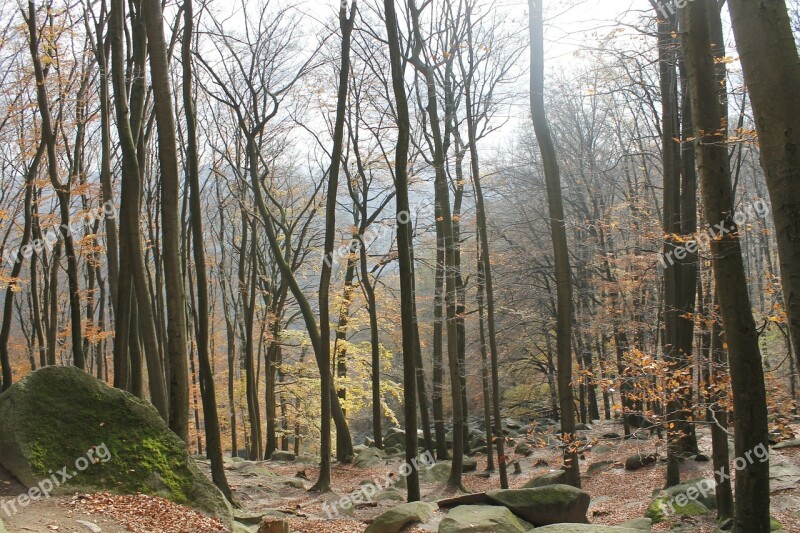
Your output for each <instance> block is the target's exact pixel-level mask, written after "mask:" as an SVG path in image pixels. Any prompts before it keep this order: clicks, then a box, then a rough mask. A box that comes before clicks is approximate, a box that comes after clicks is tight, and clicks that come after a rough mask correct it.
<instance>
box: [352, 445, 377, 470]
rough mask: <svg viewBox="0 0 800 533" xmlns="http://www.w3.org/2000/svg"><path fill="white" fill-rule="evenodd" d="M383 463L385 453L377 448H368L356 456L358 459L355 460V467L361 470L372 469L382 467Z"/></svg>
mask: <svg viewBox="0 0 800 533" xmlns="http://www.w3.org/2000/svg"><path fill="white" fill-rule="evenodd" d="M383 463H384V460H383V452H381V451H380V450H379V449H377V448H367V449H365V450H363V451H361V453H359V454H358V455H356V458H355V459H354V460H353V466H357V467H359V468H371V467H373V466H379V465H382V464H383Z"/></svg>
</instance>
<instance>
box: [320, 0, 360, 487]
mask: <svg viewBox="0 0 800 533" xmlns="http://www.w3.org/2000/svg"><path fill="white" fill-rule="evenodd" d="M355 16H356V5H355V0H354V2H353V5H352V6H351V8H350V18H348V17H347V2H344V1H343V2H342V3H341V5H340V7H339V27H340V29H341V31H342V48H341V61H342V63H341V67H340V68H339V87H338V92H337V100H336V122H335V124H334V133H333V150H332V151H331V166H330V172H329V173H328V193H327V204H326V208H325V248H324V253H325V257H324V260H323V262H322V273H321V274H320V281H319V332H320V337H321V343H320V346H319V349H320V352H319V357H318V363H319V372H320V382H321V384H322V387H321V388H322V402H321V407H322V413H321V416H322V419H321V424H320V439H321V442H320V453H321V454H322V466H321V468H320V473H319V479H318V480H317V483H316V484H314V487H313V488H312V490H316V491H319V492H330V490H331V402H330V396H331V393H332V392H333V391H332V390H331V389H330V388H329V387H330V385H331V382H332V379H331V338H330V337H331V322H330V304H329V302H330V286H331V272H332V267H333V247H334V242H333V241H334V239H335V237H336V195H337V192H338V187H339V170H340V167H341V159H342V156H343V153H344V121H345V113H346V111H347V89H348V86H349V81H350V40H351V36H352V33H353V23H354V22H355ZM337 438H338V437H337ZM341 438H342V439H345V438H347V437H345V436H344V435H341ZM341 446H346V442H342V443H340V446H339V448H340V447H341ZM346 453H347V451H346V450H341V449H337V455H338V454H346ZM342 459H347V457H346V456H342Z"/></svg>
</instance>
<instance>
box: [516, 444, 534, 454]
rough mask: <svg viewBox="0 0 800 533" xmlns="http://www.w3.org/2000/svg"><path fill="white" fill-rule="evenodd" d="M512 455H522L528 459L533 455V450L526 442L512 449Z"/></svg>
mask: <svg viewBox="0 0 800 533" xmlns="http://www.w3.org/2000/svg"><path fill="white" fill-rule="evenodd" d="M514 453H516V454H517V455H524V456H525V457H529V456H531V455H533V448H531V446H530V444H528V443H527V442H523V443H520V444H519V445H517V447H516V448H515V449H514Z"/></svg>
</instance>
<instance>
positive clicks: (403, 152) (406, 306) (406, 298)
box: [383, 0, 461, 502]
mask: <svg viewBox="0 0 800 533" xmlns="http://www.w3.org/2000/svg"><path fill="white" fill-rule="evenodd" d="M383 4H384V14H385V19H386V33H387V38H388V42H389V63H390V68H391V72H392V89H393V92H394V97H395V102H396V107H397V129H398V135H397V147H396V149H395V158H394V159H395V162H394V163H395V174H394V180H395V189H396V191H397V209H396V210H397V214H396V218H397V252H398V259H399V261H398V262H399V266H400V314H401V323H402V327H401V330H402V336H403V402H404V404H403V414H404V418H405V427H406V442H405V444H406V461H407V462H409V464H411V461H412V460H415V459H416V456H417V401H416V386H415V385H416V379H417V372H416V358H415V353H414V351H415V350H416V346H415V334H414V321H413V311H414V283H413V281H412V279H411V276H412V275H413V270H414V269H413V268H412V264H411V248H412V246H413V238H412V235H411V213H410V209H411V208H410V205H409V200H408V150H409V144H410V130H411V121H410V118H409V112H408V96H407V95H406V87H405V78H404V73H403V57H402V51H401V48H400V36H399V35H398V31H399V30H398V26H397V24H398V22H397V13H396V12H395V8H394V0H384V3H383ZM459 405H460V404H459ZM456 438H458V437H456ZM460 468H461V465H460V464H459V470H460ZM406 486H407V488H408V501H410V502H413V501H419V499H420V489H419V472H418V471H417V469H416V468H412V469H411V472H410V475H409V476H408V477H407V479H406Z"/></svg>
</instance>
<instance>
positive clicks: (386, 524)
mask: <svg viewBox="0 0 800 533" xmlns="http://www.w3.org/2000/svg"><path fill="white" fill-rule="evenodd" d="M434 510H435V507H434V506H432V505H431V504H430V503H426V502H411V503H404V504H402V505H398V506H397V507H393V508H392V509H389V510H388V511H386V512H385V513H383V514H381V515H379V516H378V517H377V518H376V519H375V520H374V521H373V522H372V524H370V526H369V527H368V528H367V529H366V531H365V532H364V533H397V532H398V531H400V530H401V529H403V528H404V527H406V526H407V525H410V524H414V523H417V522H426V521H427V520H428V519H429V518H430V517H431V515H433V511H434Z"/></svg>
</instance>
